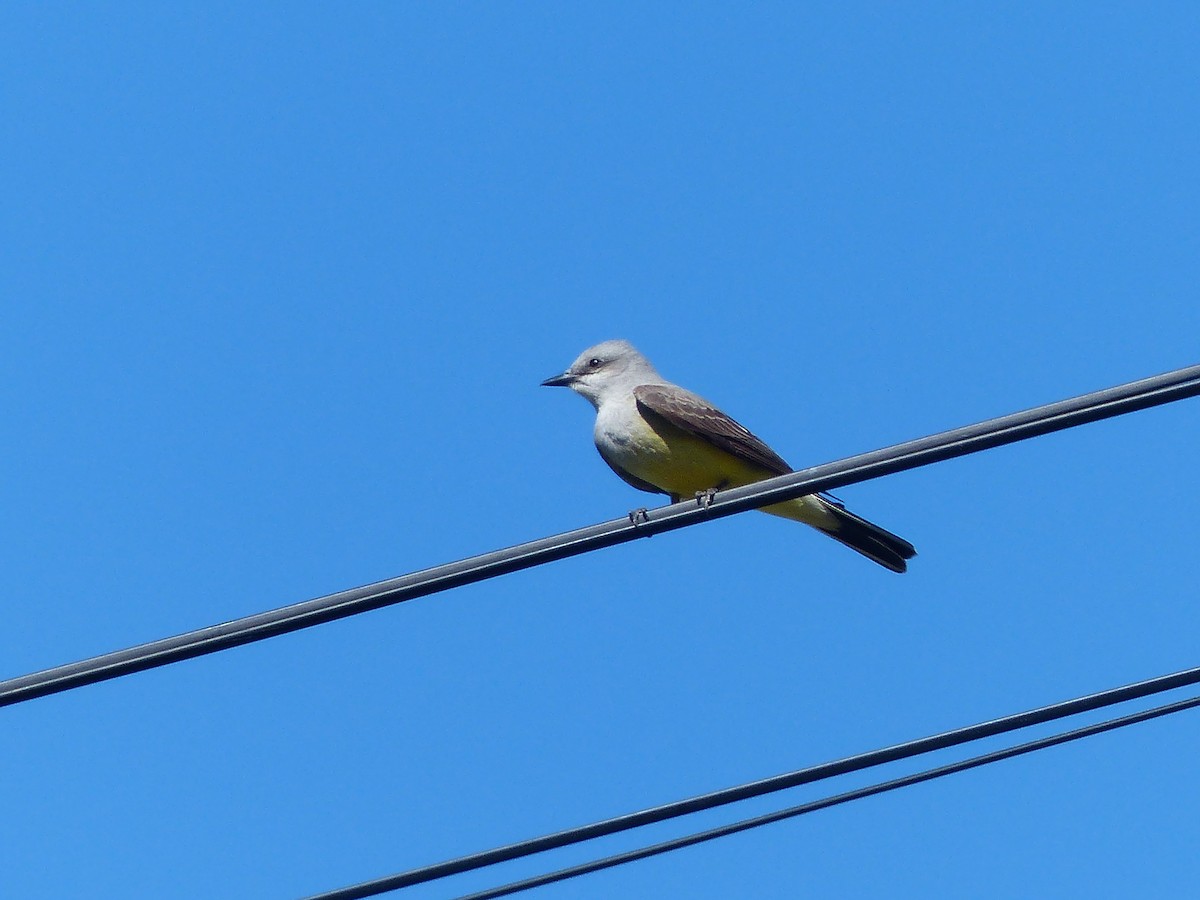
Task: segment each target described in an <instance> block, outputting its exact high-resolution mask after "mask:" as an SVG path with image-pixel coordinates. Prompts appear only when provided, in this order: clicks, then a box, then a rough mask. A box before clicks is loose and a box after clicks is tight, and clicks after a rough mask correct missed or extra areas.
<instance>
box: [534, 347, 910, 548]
mask: <svg viewBox="0 0 1200 900" xmlns="http://www.w3.org/2000/svg"><path fill="white" fill-rule="evenodd" d="M542 384H543V385H545V386H547V387H556V386H562V387H569V388H570V389H571V390H573V391H574V392H575V393H577V394H580V395H582V396H583V397H585V398H587V400H589V401H590V402H591V404H592V406H594V407H596V426H595V428H594V430H593V437H594V438H595V441H596V449H597V450H599V451H600V456H601V458H602V459H603V460H604V461H605V462H606V463H608V465H609V467H610V468H611V469H612V470H613V471H614V472H616V473H617V474H618V475H620V476H621V478H623V479H624V480H625V481H627V482H628V483H629V484H631V485H633V486H634V487H635V488H637V489H638V490H642V491H649V492H651V493H655V494H667V495H668V496H669V497H670V498H671V501H672V502H674V503H678V502H679V501H680V500H682V499H683V498H685V497H692V496H696V497H703V495H705V494H707V495H709V496H710V497H711V495H712V492H714V491H717V490H723V489H725V488H731V487H740V486H742V485H745V484H751V483H753V482H755V481H762V480H763V479H764V478H771V477H773V476H775V475H785V474H787V473H788V472H791V471H792V467H791V466H789V465H788V464H787V463H786V462H784V461H783V459H782V458H781V457H780V456H779V454H777V453H776V452H775V451H774V450H772V449H771V448H770V447H768V446H767V445H766V444H764V443H763V442H762V441H761V440H759V439H758V438H756V437H755V436H754V435H753V434H751V433H750V432H749V431H747V430H746V429H745V428H744V427H742V426H741V425H740V424H738V423H737V422H735V421H734V420H733V419H731V418H730V417H729V416H727V415H725V413H723V412H721V411H720V410H719V409H717V408H716V407H715V406H713V405H712V404H711V403H709V402H708V401H707V400H705V399H703V398H702V397H699V396H697V395H696V394H693V393H692V392H691V391H688V390H685V389H683V388H681V387H679V386H678V385H676V384H671V382H669V381H667V380H666V379H664V378H663V377H662V376H661V375H659V374H658V371H657V370H656V369H655V368H654V366H653V365H651V364H650V360H648V359H646V357H644V356H642V354H641V353H639V352H638V351H637V350H636V349H635V348H634V346H633V345H632V344H631V343H629V342H628V341H605V342H604V343H602V344H597V345H596V346H595V347H591V348H589V349H587V350H584V351H583V353H581V354H580V355H579V358H578V359H576V360H575V362H573V363H572V364H571V367H570V368H569V369H567V371H565V372H563V373H562V374H561V375H555V376H554V377H553V378H547V379H546V380H545V381H543V382H542ZM762 511H763V512H765V513H770V514H771V515H774V516H783V517H784V518H785V519H795V520H796V521H797V522H804V523H805V524H807V525H811V526H813V527H814V528H816V529H817V530H818V531H821V532H824V533H825V534H827V535H829V536H830V537H831V538H833V539H834V540H836V541H841V542H842V543H843V544H845V545H846V546H847V547H849V548H850V549H852V550H857V551H858V552H859V553H861V554H862V555H863V556H865V557H867V558H868V559H872V560H874V561H875V562H877V563H879V564H880V565H881V566H885V567H886V568H888V569H891V570H892V571H893V572H903V571H905V570H906V569H907V568H908V566H907V564H906V563H905V560H907V559H911V558H912V557H913V556H916V554H917V551H916V550H915V549H914V548H913V545H912V544H910V543H909V542H908V541H906V540H904V538H902V537H898V536H897V535H894V534H892V533H891V532H890V531H887V530H885V529H883V528H880V527H879V526H878V525H875V524H872V523H871V522H868V521H867V520H866V519H863V518H860V517H858V516H856V515H855V514H854V513H852V512H850V511H849V510H848V509H846V508H845V507H844V506H842V504H841V502H840V501H838V500H836V499H835V498H833V497H830V496H829V495H828V494H809V495H808V496H805V497H797V498H796V499H795V500H788V501H786V502H785V503H776V504H774V505H772V506H765V507H763V510H762Z"/></svg>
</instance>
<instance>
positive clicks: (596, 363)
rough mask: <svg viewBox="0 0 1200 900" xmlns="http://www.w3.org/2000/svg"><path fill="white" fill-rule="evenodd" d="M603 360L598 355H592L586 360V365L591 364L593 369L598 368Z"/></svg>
mask: <svg viewBox="0 0 1200 900" xmlns="http://www.w3.org/2000/svg"><path fill="white" fill-rule="evenodd" d="M603 362H604V360H602V359H601V358H600V357H598V356H593V357H592V358H591V359H589V360H588V365H589V366H591V367H592V368H593V369H598V368H600V364H601V363H603Z"/></svg>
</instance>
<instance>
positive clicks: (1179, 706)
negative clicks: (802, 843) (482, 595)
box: [458, 697, 1200, 900]
mask: <svg viewBox="0 0 1200 900" xmlns="http://www.w3.org/2000/svg"><path fill="white" fill-rule="evenodd" d="M1197 706H1200V697H1189V698H1188V699H1186V700H1178V701H1176V702H1175V703H1168V704H1165V705H1164V706H1156V707H1154V708H1153V709H1147V710H1144V711H1142V712H1136V713H1131V714H1130V715H1127V716H1122V717H1120V718H1117V719H1108V720H1106V721H1104V722H1097V723H1096V724H1095V725H1085V726H1083V727H1082V728H1076V729H1074V730H1073V731H1067V732H1063V733H1061V734H1054V735H1050V736H1049V737H1044V738H1038V739H1036V740H1032V741H1029V742H1027V743H1024V744H1018V745H1017V746H1015V747H1006V748H1004V749H1003V750H995V751H993V752H991V753H984V754H982V755H981V756H973V757H971V758H970V759H964V760H962V761H961V762H956V763H949V764H948V765H944V766H939V767H937V768H936V769H928V770H926V771H924V772H918V773H916V774H914V775H905V776H903V777H901V778H893V779H892V780H891V781H884V782H880V783H879V784H873V785H870V786H868V787H862V788H857V789H855V790H852V791H846V792H845V793H843V794H835V795H834V796H832V797H824V798H822V799H820V800H813V801H811V802H809V803H801V804H800V805H799V806H792V807H789V808H788V809H781V810H778V811H776V812H771V813H766V814H764V815H761V816H755V817H754V818H752V819H744V820H742V821H741V822H734V823H732V824H730V825H721V826H719V827H717V828H711V829H709V830H708V831H701V832H699V833H697V834H690V835H687V836H685V837H680V838H675V839H673V840H669V841H663V842H662V843H660V844H654V845H652V846H650V847H641V848H639V849H637V850H628V851H626V852H624V853H617V854H614V855H613V856H608V857H605V858H604V859H597V860H593V861H592V862H587V863H582V864H581V865H578V866H570V867H568V868H565V869H559V870H558V871H556V872H549V873H547V874H545V875H536V876H534V877H532V878H525V879H522V880H521V881H514V882H511V883H509V884H505V885H502V886H500V887H496V888H489V889H487V890H483V891H478V892H476V893H474V894H468V895H467V896H465V897H460V898H458V900H494V898H496V897H507V896H509V895H511V894H516V893H519V892H521V891H527V890H529V889H531V888H535V887H541V886H542V885H545V884H554V883H555V882H557V881H565V880H566V879H568V878H576V877H578V876H580V875H587V874H588V873H590V872H599V871H601V870H602V869H611V868H612V867H614V866H620V865H624V864H625V863H630V862H634V861H636V860H639V859H648V858H649V857H651V856H658V855H660V854H662V853H669V852H670V851H672V850H680V849H682V848H684V847H692V846H695V845H696V844H702V843H704V842H705V841H712V840H715V839H717V838H719V837H725V836H726V835H730V834H738V833H739V832H742V831H749V830H750V829H752V828H759V827H761V826H763V825H770V824H771V823H773V822H782V821H784V820H785V819H794V818H796V817H797V816H802V815H804V814H806V813H810V812H816V811H817V810H820V809H829V808H830V807H831V806H839V805H841V804H843V803H849V802H850V801H851V800H861V799H862V798H864V797H874V796H876V795H877V794H884V793H887V792H888V791H894V790H896V789H897V788H903V787H910V786H911V785H914V784H921V783H923V782H926V781H933V780H934V779H935V778H942V777H944V776H946V775H953V774H955V773H956V772H965V771H967V770H968V769H976V768H978V767H980V766H985V765H989V764H991V763H995V762H1000V761H1001V760H1004V759H1012V758H1013V757H1015V756H1024V755H1025V754H1027V753H1033V752H1034V751H1036V750H1044V749H1046V748H1047V747H1057V746H1059V745H1060V744H1067V743H1070V742H1071V741H1077V740H1079V739H1081V738H1085V737H1091V736H1092V735H1096V734H1102V733H1104V732H1106V731H1114V730H1116V729H1118V728H1124V727H1125V726H1127V725H1136V724H1138V723H1139V722H1148V721H1150V720H1151V719H1158V718H1161V717H1162V716H1166V715H1170V714H1172V713H1177V712H1182V711H1183V710H1185V709H1194V708H1195V707H1197Z"/></svg>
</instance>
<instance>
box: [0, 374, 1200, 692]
mask: <svg viewBox="0 0 1200 900" xmlns="http://www.w3.org/2000/svg"><path fill="white" fill-rule="evenodd" d="M1198 394H1200V366H1190V367H1188V368H1185V369H1177V370H1175V371H1173V372H1167V373H1165V374H1163V375H1158V376H1155V377H1153V378H1146V379H1143V380H1141V381H1134V382H1130V383H1128V384H1123V385H1118V386H1117V387H1113V388H1108V389H1107V390H1102V391H1095V392H1092V393H1089V394H1083V395H1081V396H1079V397H1074V398H1071V399H1068V400H1062V401H1059V402H1057V403H1051V404H1048V405H1046V406H1039V407H1036V408H1034V409H1029V410H1025V411H1023V412H1018V413H1013V414H1011V415H1008V416H1001V417H999V418H996V419H989V420H987V421H985V422H980V423H978V424H975V425H968V426H966V427H964V428H958V429H954V430H952V431H946V432H942V433H941V434H935V435H932V436H930V437H925V438H920V439H918V440H915V441H908V442H906V443H903V444H896V445H894V446H891V447H887V448H885V449H882V450H875V451H873V452H871V453H864V454H861V455H859V456H852V457H849V458H847V459H842V460H838V461H836V462H831V463H826V464H825V465H822V466H816V467H814V468H811V469H803V470H801V471H799V472H793V473H791V474H789V475H781V476H779V477H778V478H771V479H768V480H766V481H760V482H758V483H756V484H752V485H747V486H746V487H740V488H733V489H731V490H728V491H722V492H721V493H719V494H718V495H717V496H716V497H715V498H714V499H713V502H712V504H711V505H709V506H706V507H701V506H700V505H699V504H696V503H690V502H684V503H676V504H672V505H670V506H666V507H662V508H659V509H655V510H651V511H649V512H648V513H647V514H646V516H645V517H644V518H642V519H640V520H639V521H637V522H634V521H633V520H632V517H629V518H622V519H614V520H612V521H609V522H604V523H601V524H599V525H592V526H589V527H587V528H580V529H577V530H575V531H568V532H566V533H564V534H559V535H555V536H553V537H547V538H542V539H540V540H536V541H530V542H529V543H525V544H518V545H516V546H514V547H508V548H506V549H503V550H495V551H493V552H491V553H484V554H482V555H480V556H473V557H470V558H468V559H463V560H459V561H457V562H452V563H447V564H446V565H442V566H435V567H434V568H431V569H424V570H422V571H420V572H414V573H412V574H410V575H402V576H400V577H398V578H392V579H389V580H387V581H380V582H378V583H376V584H371V585H366V586H365V587H359V588H353V589H351V590H348V591H341V592H339V593H336V594H330V595H328V596H325V597H318V598H316V599H314V600H306V601H304V602H302V603H295V604H292V605H291V606H285V607H282V608H280V609H274V610H269V611H267V612H262V613H257V614H255V615H251V616H246V617H245V618H241V619H234V620H233V621H231V622H225V623H223V624H220V625H212V626H209V627H207V628H201V629H199V630H197V631H189V632H186V633H184V634H180V635H176V636H174V637H169V638H163V639H161V640H157V641H151V642H149V643H146V644H140V645H138V646H136V647H130V648H127V649H124V650H116V651H113V652H111V653H105V654H103V655H101V656H95V657H92V658H91V659H85V660H81V661H79V662H74V663H68V664H67V665H63V666H57V667H55V668H52V669H45V670H43V671H40V672H33V673H31V674H29V675H22V676H19V677H17V678H11V679H8V680H7V681H3V682H0V706H10V705H13V704H16V703H21V702H23V701H25V700H32V699H34V698H36V697H44V696H46V695H48V694H55V693H59V692H61V691H66V690H71V689H73V688H77V687H82V686H84V685H88V684H95V683H97V682H100V681H107V680H109V679H112V678H119V677H121V676H123V675H130V674H133V673H134V672H142V671H145V670H147V669H153V668H157V667H159V666H165V665H168V664H170V663H174V662H180V661H182V660H185V659H192V658H194V657H197V656H204V655H206V654H209V653H216V652H218V651H221V650H227V649H229V648H232V647H238V646H241V645H242V644H249V643H253V642H255V641H261V640H265V639H267V638H270V637H275V636H276V635H280V634H288V633H290V632H293V631H299V630H300V629H302V628H310V627H312V626H314V625H320V624H323V623H325V622H332V621H335V620H337V619H342V618H345V617H347V616H353V615H357V614H358V613H363V612H368V611H370V610H373V609H379V608H381V607H384V606H391V605H393V604H396V603H401V602H403V601H405V600H411V599H414V598H416V597H423V596H426V595H428V594H434V593H437V592H439V591H445V590H449V589H450V588H455V587H460V586H462V585H466V584H473V583H475V582H477V581H483V580H485V579H488V578H494V577H496V576H498V575H503V574H506V573H508V572H515V571H517V570H520V569H527V568H530V567H531V566H537V565H542V564H543V563H548V562H552V561H553V560H557V559H563V558H565V557H568V556H576V555H579V554H581V553H588V552H590V551H592V550H598V549H600V548H601V547H610V546H613V545H615V544H622V543H625V542H627V541H632V540H635V539H636V538H639V537H650V536H652V535H655V534H661V533H663V532H666V531H673V530H675V529H677V528H683V527H685V526H688V525H694V524H696V523H697V522H700V521H703V520H706V519H714V518H720V517H722V516H729V515H733V514H734V513H739V512H743V511H745V510H748V509H755V508H757V507H760V506H766V505H769V504H772V503H779V502H782V501H784V500H790V499H792V498H795V497H799V496H802V495H804V494H812V493H816V492H817V491H825V490H833V489H835V488H839V487H844V486H845V485H848V484H854V483H856V482H859V481H866V480H867V479H870V478H878V477H880V476H881V475H889V474H891V473H894V472H900V471H904V470H906V469H914V468H917V467H918V466H924V465H929V464H930V463H934V462H940V461H942V460H946V459H952V458H954V457H957V456H965V455H967V454H969V453H976V452H978V451H980V450H987V449H990V448H992V447H999V446H1001V445H1003V444H1010V443H1013V442H1015V441H1020V440H1025V439H1026V438H1031V437H1036V436H1039V435H1043V434H1048V433H1050V432H1053V431H1060V430H1062V429H1065V428H1072V427H1074V426H1076V425H1083V424H1085V423H1088V422H1095V421H1099V420H1101V419H1107V418H1111V417H1113V416H1119V415H1123V414H1125V413H1129V412H1134V411H1136V410H1140V409H1147V408H1149V407H1152V406H1160V405H1162V404H1164V403H1170V402H1173V401H1175V400H1182V399H1184V398H1187V397H1194V396H1197V395H1198Z"/></svg>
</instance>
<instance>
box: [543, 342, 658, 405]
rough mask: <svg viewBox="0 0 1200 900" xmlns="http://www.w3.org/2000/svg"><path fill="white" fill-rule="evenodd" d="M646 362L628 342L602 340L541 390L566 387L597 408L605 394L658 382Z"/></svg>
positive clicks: (647, 361)
mask: <svg viewBox="0 0 1200 900" xmlns="http://www.w3.org/2000/svg"><path fill="white" fill-rule="evenodd" d="M661 380H662V379H661V378H660V376H659V374H658V372H657V371H655V368H654V366H652V365H651V364H650V360H648V359H646V357H644V356H642V354H641V353H639V352H638V351H637V348H636V347H634V346H633V344H631V343H629V341H604V342H603V343H601V344H597V345H596V346H594V347H588V349H586V350H584V351H583V352H582V353H580V354H579V357H578V358H577V359H576V360H575V362H573V363H571V366H570V368H568V369H567V371H565V372H563V373H562V374H561V375H555V376H554V377H553V378H547V379H546V380H545V381H543V382H542V384H543V385H544V386H545V387H569V388H570V389H571V390H573V391H574V392H575V393H577V394H580V395H582V396H584V397H586V398H587V399H588V400H590V401H591V402H592V404H593V405H594V406H596V407H597V408H598V407H599V406H600V401H601V400H602V399H603V397H604V395H605V394H606V392H609V391H620V390H632V389H633V388H635V387H637V386H638V385H639V384H650V383H655V382H658V381H661Z"/></svg>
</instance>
